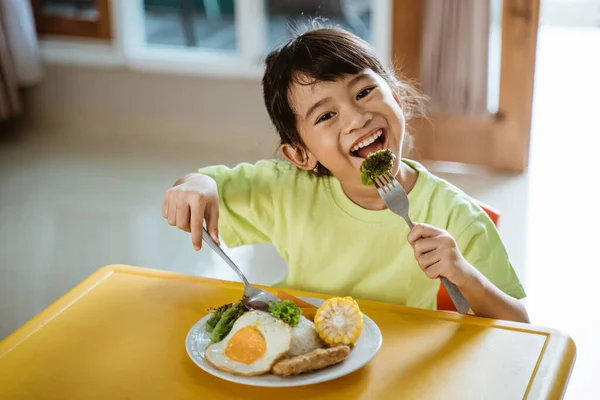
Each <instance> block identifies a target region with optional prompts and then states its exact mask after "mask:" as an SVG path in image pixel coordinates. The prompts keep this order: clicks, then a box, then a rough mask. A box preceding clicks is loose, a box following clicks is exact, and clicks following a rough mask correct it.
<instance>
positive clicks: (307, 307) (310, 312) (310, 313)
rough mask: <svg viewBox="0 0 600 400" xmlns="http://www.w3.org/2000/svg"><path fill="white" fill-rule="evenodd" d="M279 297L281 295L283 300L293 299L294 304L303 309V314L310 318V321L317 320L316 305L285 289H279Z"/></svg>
mask: <svg viewBox="0 0 600 400" xmlns="http://www.w3.org/2000/svg"><path fill="white" fill-rule="evenodd" d="M277 297H279V298H280V299H281V300H291V301H293V302H294V304H296V305H297V306H298V307H300V309H301V310H302V315H303V316H305V317H306V319H308V320H309V321H314V320H315V313H316V312H317V307H316V306H314V305H312V304H310V303H307V302H306V301H304V300H302V299H299V298H297V297H296V296H293V295H291V294H289V293H286V292H283V291H278V292H277Z"/></svg>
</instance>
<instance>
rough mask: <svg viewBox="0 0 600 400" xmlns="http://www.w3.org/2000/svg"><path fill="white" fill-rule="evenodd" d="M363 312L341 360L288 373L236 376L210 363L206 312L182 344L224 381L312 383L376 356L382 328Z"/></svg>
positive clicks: (316, 301)
mask: <svg viewBox="0 0 600 400" xmlns="http://www.w3.org/2000/svg"><path fill="white" fill-rule="evenodd" d="M303 300H305V301H307V302H309V303H312V304H315V305H317V306H319V305H320V304H321V303H322V302H323V300H320V299H313V298H303ZM363 316H364V318H363V320H364V323H363V330H362V332H361V334H360V337H359V338H358V340H357V341H356V344H355V345H354V348H353V349H352V351H351V352H350V355H349V356H348V358H347V359H346V360H344V361H343V362H341V363H340V364H337V365H333V366H331V367H328V368H325V369H322V370H319V371H314V372H310V373H305V374H302V375H296V376H291V377H281V376H277V375H273V374H266V375H259V376H251V377H245V376H237V375H233V374H229V373H227V372H223V371H219V370H218V369H216V368H214V367H213V366H212V365H210V363H209V362H208V361H206V359H205V358H204V349H206V346H208V345H209V344H210V338H209V336H210V334H209V333H207V332H206V331H205V330H204V325H205V324H206V321H207V320H208V318H209V317H210V315H206V316H205V317H204V318H202V319H201V320H200V321H198V322H196V324H195V325H194V326H193V327H192V329H191V330H190V331H189V333H188V335H187V337H186V339H185V348H186V350H187V353H188V355H189V356H190V358H191V359H192V360H193V361H194V362H195V363H196V365H198V366H199V367H200V368H202V369H203V370H204V371H206V372H208V373H209V374H212V375H214V376H216V377H219V378H221V379H225V380H227V381H231V382H236V383H240V384H244V385H251V386H264V387H291V386H305V385H313V384H315V383H321V382H326V381H330V380H332V379H336V378H340V377H342V376H344V375H348V374H350V373H352V372H354V371H356V370H358V369H360V368H361V367H363V366H364V365H365V364H367V363H368V362H369V361H371V360H372V359H373V357H375V355H376V354H377V352H378V351H379V349H380V347H381V341H382V338H381V331H380V330H379V327H378V326H377V324H375V322H373V320H372V319H371V318H369V317H367V316H366V315H364V314H363Z"/></svg>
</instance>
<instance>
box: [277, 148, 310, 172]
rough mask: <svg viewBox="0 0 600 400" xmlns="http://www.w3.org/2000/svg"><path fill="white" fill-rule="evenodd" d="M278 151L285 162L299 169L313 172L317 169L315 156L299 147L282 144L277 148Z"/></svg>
mask: <svg viewBox="0 0 600 400" xmlns="http://www.w3.org/2000/svg"><path fill="white" fill-rule="evenodd" d="M279 151H281V154H282V155H283V156H284V157H285V159H286V160H288V161H289V162H291V163H292V164H294V165H295V166H296V167H298V168H300V169H304V170H313V169H315V168H316V167H317V163H318V161H317V159H316V158H315V156H314V155H313V154H312V153H311V152H310V151H308V150H306V149H304V148H302V147H300V146H298V147H294V146H292V145H291V144H282V145H281V146H279Z"/></svg>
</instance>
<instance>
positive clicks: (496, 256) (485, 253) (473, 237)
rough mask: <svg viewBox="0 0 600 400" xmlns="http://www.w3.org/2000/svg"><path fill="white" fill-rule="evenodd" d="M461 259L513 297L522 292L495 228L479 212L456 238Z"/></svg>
mask: <svg viewBox="0 0 600 400" xmlns="http://www.w3.org/2000/svg"><path fill="white" fill-rule="evenodd" d="M456 242H457V244H458V246H459V248H460V250H461V252H462V254H463V256H464V257H465V259H466V260H467V261H468V262H469V263H470V264H471V265H473V266H474V267H475V268H477V269H478V270H479V271H480V272H481V273H482V274H483V275H484V276H485V277H487V278H488V279H489V280H490V281H491V282H492V283H493V284H494V285H496V287H498V288H499V289H500V290H502V291H503V292H504V293H506V294H508V295H509V296H511V297H514V298H516V299H522V298H524V297H525V296H526V294H525V290H524V289H523V286H522V284H521V282H520V280H519V278H518V276H517V274H516V272H515V270H514V269H513V266H512V264H511V262H510V259H509V257H508V253H507V251H506V248H505V247H504V244H503V242H502V239H501V238H500V235H499V233H498V230H497V229H496V227H495V226H494V224H493V223H492V221H491V220H489V218H487V216H485V214H483V213H482V214H481V215H480V216H479V217H477V218H476V219H475V220H474V221H473V222H471V223H470V224H469V225H468V226H467V228H466V229H465V230H464V231H463V232H462V233H461V234H460V235H459V236H458V237H457V238H456Z"/></svg>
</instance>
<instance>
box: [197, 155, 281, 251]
mask: <svg viewBox="0 0 600 400" xmlns="http://www.w3.org/2000/svg"><path fill="white" fill-rule="evenodd" d="M274 169H275V164H274V163H273V162H270V161H261V162H258V163H257V164H254V165H253V164H248V163H242V164H238V165H236V166H235V167H233V168H229V167H226V166H212V167H206V168H200V169H199V170H198V172H199V173H201V174H204V175H208V176H210V177H211V178H213V179H214V180H215V181H216V182H217V186H218V191H219V235H220V236H221V238H222V239H223V241H224V242H225V244H226V245H227V246H228V247H236V246H241V245H244V244H257V243H269V242H271V239H270V238H271V236H272V232H273V213H272V212H271V211H272V209H273V193H272V188H273V185H275V184H276V183H275V182H274V180H275V176H276V175H275V174H274V172H273V170H274Z"/></svg>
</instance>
